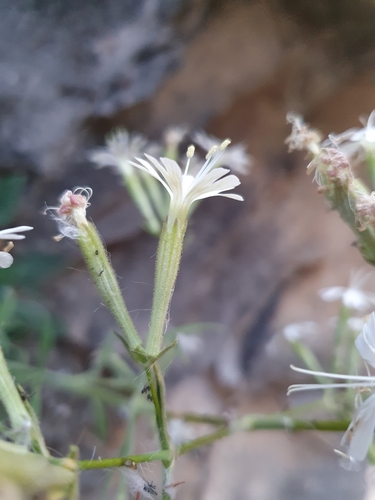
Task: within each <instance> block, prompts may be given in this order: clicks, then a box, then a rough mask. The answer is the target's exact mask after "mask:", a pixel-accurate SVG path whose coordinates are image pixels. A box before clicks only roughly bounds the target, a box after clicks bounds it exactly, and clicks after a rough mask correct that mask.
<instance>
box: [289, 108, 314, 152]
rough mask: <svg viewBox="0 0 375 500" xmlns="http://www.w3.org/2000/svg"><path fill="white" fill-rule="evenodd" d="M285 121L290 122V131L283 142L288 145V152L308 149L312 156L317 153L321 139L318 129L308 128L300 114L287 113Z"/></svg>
mask: <svg viewBox="0 0 375 500" xmlns="http://www.w3.org/2000/svg"><path fill="white" fill-rule="evenodd" d="M286 121H287V123H291V124H292V132H291V134H290V135H289V136H288V137H287V138H286V139H285V144H288V146H289V152H291V151H294V150H298V151H309V152H310V153H312V154H313V155H314V156H316V155H318V154H319V152H320V143H321V140H322V136H321V133H320V132H319V131H318V130H315V129H313V128H310V127H309V126H308V125H307V124H306V123H305V122H304V121H303V118H302V116H301V115H297V114H295V113H288V114H287V115H286Z"/></svg>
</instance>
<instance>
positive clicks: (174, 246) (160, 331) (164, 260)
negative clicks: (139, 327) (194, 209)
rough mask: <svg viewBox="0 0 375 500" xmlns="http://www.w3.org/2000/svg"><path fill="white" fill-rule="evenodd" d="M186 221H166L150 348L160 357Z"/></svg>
mask: <svg viewBox="0 0 375 500" xmlns="http://www.w3.org/2000/svg"><path fill="white" fill-rule="evenodd" d="M185 231H186V221H180V220H179V219H176V220H175V222H174V224H173V225H172V226H169V225H168V221H167V222H166V223H165V224H164V226H163V230H162V233H161V236H160V240H159V248H158V255H157V259H156V270H155V287H154V298H153V304H152V312H151V321H150V329H149V334H148V338H147V344H146V351H147V353H148V354H149V355H150V356H154V357H157V355H158V354H159V352H160V349H161V345H162V342H163V335H164V333H165V324H166V320H167V316H168V311H169V305H170V302H171V299H172V294H173V290H174V286H175V282H176V278H177V273H178V269H179V266H180V261H181V253H182V246H183V242H184V236H185Z"/></svg>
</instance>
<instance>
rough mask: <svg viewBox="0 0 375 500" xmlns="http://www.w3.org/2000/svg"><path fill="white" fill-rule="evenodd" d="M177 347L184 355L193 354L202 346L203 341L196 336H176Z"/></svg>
mask: <svg viewBox="0 0 375 500" xmlns="http://www.w3.org/2000/svg"><path fill="white" fill-rule="evenodd" d="M177 340H178V346H179V347H180V348H181V350H182V351H183V352H184V353H185V354H188V355H189V354H194V353H195V352H197V351H199V350H200V349H201V348H202V346H203V340H202V339H201V337H198V335H187V334H186V333H178V334H177Z"/></svg>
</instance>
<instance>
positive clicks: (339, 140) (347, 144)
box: [329, 110, 375, 156]
mask: <svg viewBox="0 0 375 500" xmlns="http://www.w3.org/2000/svg"><path fill="white" fill-rule="evenodd" d="M361 121H362V123H363V124H364V127H363V128H361V129H360V128H351V129H349V130H346V131H345V132H342V133H341V134H330V135H329V140H330V141H331V142H332V143H333V144H334V145H336V146H340V145H342V149H343V150H344V151H345V152H346V153H347V154H348V155H349V156H353V155H354V154H355V153H357V152H358V151H361V150H366V151H373V152H374V151H375V110H374V111H372V113H371V114H370V116H369V117H368V120H367V123H366V121H365V120H363V119H361Z"/></svg>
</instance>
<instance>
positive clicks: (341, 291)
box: [318, 271, 375, 311]
mask: <svg viewBox="0 0 375 500" xmlns="http://www.w3.org/2000/svg"><path fill="white" fill-rule="evenodd" d="M369 276H371V275H370V274H369V273H366V272H364V271H357V272H356V273H354V274H352V277H351V279H350V283H349V286H348V287H347V288H346V287H343V286H331V287H327V288H322V289H321V290H319V292H318V293H319V296H320V298H321V299H322V300H324V301H325V302H334V301H336V300H341V302H342V303H343V304H344V306H345V307H348V308H349V309H355V310H356V311H365V310H366V309H369V308H370V307H371V306H373V305H374V304H375V294H374V293H372V292H368V291H365V290H363V289H362V287H363V285H364V284H365V282H366V280H368V278H369Z"/></svg>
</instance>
